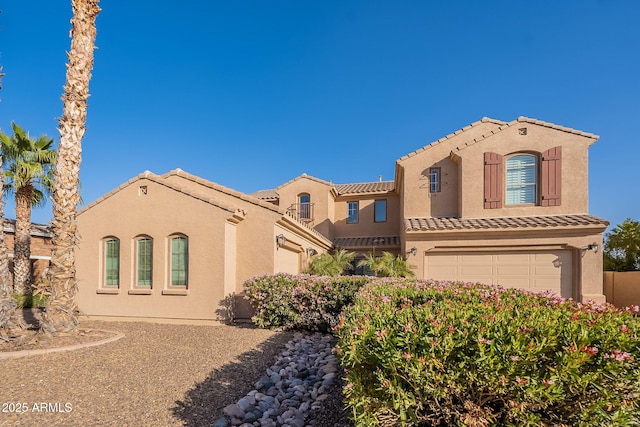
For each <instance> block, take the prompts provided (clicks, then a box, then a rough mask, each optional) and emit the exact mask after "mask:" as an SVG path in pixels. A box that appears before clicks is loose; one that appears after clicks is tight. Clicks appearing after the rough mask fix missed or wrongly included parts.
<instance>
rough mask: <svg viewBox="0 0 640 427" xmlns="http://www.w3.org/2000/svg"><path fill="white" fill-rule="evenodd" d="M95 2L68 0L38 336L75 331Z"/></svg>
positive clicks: (96, 14)
mask: <svg viewBox="0 0 640 427" xmlns="http://www.w3.org/2000/svg"><path fill="white" fill-rule="evenodd" d="M98 2H99V0H71V7H72V9H73V17H72V18H71V50H70V51H69V53H68V54H67V56H68V60H69V63H68V64H67V75H66V83H65V86H64V94H63V95H62V101H63V111H62V118H60V119H59V121H60V124H59V126H58V130H59V131H60V145H59V146H58V159H57V161H56V165H55V169H54V178H55V184H54V188H53V220H52V221H51V228H52V234H53V238H52V244H53V250H52V253H51V264H52V266H51V269H50V275H51V281H50V283H49V286H48V287H47V288H46V290H45V294H46V295H48V296H49V298H48V299H47V302H46V305H45V312H44V314H43V316H42V321H41V323H40V330H41V332H43V333H45V334H49V335H56V334H58V333H60V332H66V331H70V330H72V329H74V328H75V327H76V326H77V325H78V307H77V304H76V301H75V296H76V293H77V292H78V284H77V281H76V259H75V252H74V250H75V247H76V246H77V244H78V228H77V224H76V215H77V210H78V203H79V202H80V189H79V183H80V162H81V159H82V157H81V151H82V137H83V136H84V131H85V125H86V121H87V99H88V98H89V81H90V80H91V69H92V68H93V51H94V49H95V39H96V17H97V16H98V14H99V13H100V7H99V6H98Z"/></svg>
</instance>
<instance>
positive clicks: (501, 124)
mask: <svg viewBox="0 0 640 427" xmlns="http://www.w3.org/2000/svg"><path fill="white" fill-rule="evenodd" d="M482 123H492V124H494V125H497V126H498V128H497V129H496V131H497V130H502V129H503V128H504V127H505V126H507V125H508V124H507V122H503V121H501V120H496V119H492V118H489V117H483V118H482V119H480V120H478V121H475V122H473V123H471V124H470V125H467V126H465V127H463V128H462V129H458V130H457V131H455V132H452V133H450V134H448V135H445V136H443V137H442V138H440V139H438V140H437V141H433V142H432V143H430V144H427V145H425V146H424V147H422V148H419V149H417V150H415V151H412V152H411V153H409V154H406V155H404V156H402V157H400V158H399V159H398V161H399V162H401V161H403V160H405V159H408V158H409V157H413V156H415V155H416V154H418V153H420V152H422V151H424V150H427V149H428V148H430V147H432V146H434V145H436V144H440V143H441V142H444V141H446V140H448V139H450V138H452V137H454V136H457V135H459V134H461V133H463V132H466V131H467V130H469V129H471V128H472V127H474V126H478V125H479V124H482ZM491 133H492V134H493V133H494V131H493V130H492V131H491Z"/></svg>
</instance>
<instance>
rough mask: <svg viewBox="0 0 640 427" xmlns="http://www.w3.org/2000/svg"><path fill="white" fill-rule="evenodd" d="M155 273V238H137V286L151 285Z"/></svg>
mask: <svg viewBox="0 0 640 427" xmlns="http://www.w3.org/2000/svg"><path fill="white" fill-rule="evenodd" d="M152 274H153V239H152V238H151V237H147V236H144V237H140V238H138V239H137V240H136V286H140V287H148V288H150V287H151V282H152Z"/></svg>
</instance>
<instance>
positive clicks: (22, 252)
mask: <svg viewBox="0 0 640 427" xmlns="http://www.w3.org/2000/svg"><path fill="white" fill-rule="evenodd" d="M11 128H12V129H13V135H12V136H9V135H7V134H5V133H4V132H2V131H0V143H1V144H2V153H3V160H4V162H3V166H4V171H5V172H4V175H5V178H6V180H5V189H6V190H7V192H8V193H9V194H11V193H13V194H15V200H16V234H15V241H14V248H13V253H14V258H13V287H14V291H15V292H16V293H17V294H25V293H29V292H30V291H31V261H30V258H31V208H32V207H33V206H41V205H43V204H44V203H45V202H46V200H47V199H46V197H45V196H48V194H49V193H50V190H51V188H52V187H53V164H54V163H55V160H56V152H55V151H54V150H53V149H52V148H51V147H52V146H53V138H49V137H48V136H46V135H42V136H40V137H39V138H38V139H34V138H32V137H31V136H29V134H28V133H26V132H25V131H24V130H23V129H22V128H21V127H20V126H18V125H17V124H16V123H11Z"/></svg>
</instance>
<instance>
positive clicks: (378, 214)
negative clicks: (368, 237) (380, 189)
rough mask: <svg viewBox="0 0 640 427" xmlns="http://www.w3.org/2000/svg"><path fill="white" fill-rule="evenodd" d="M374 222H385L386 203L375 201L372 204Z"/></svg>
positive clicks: (384, 201)
mask: <svg viewBox="0 0 640 427" xmlns="http://www.w3.org/2000/svg"><path fill="white" fill-rule="evenodd" d="M373 220H374V222H387V201H386V200H376V201H375V202H374V204H373Z"/></svg>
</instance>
